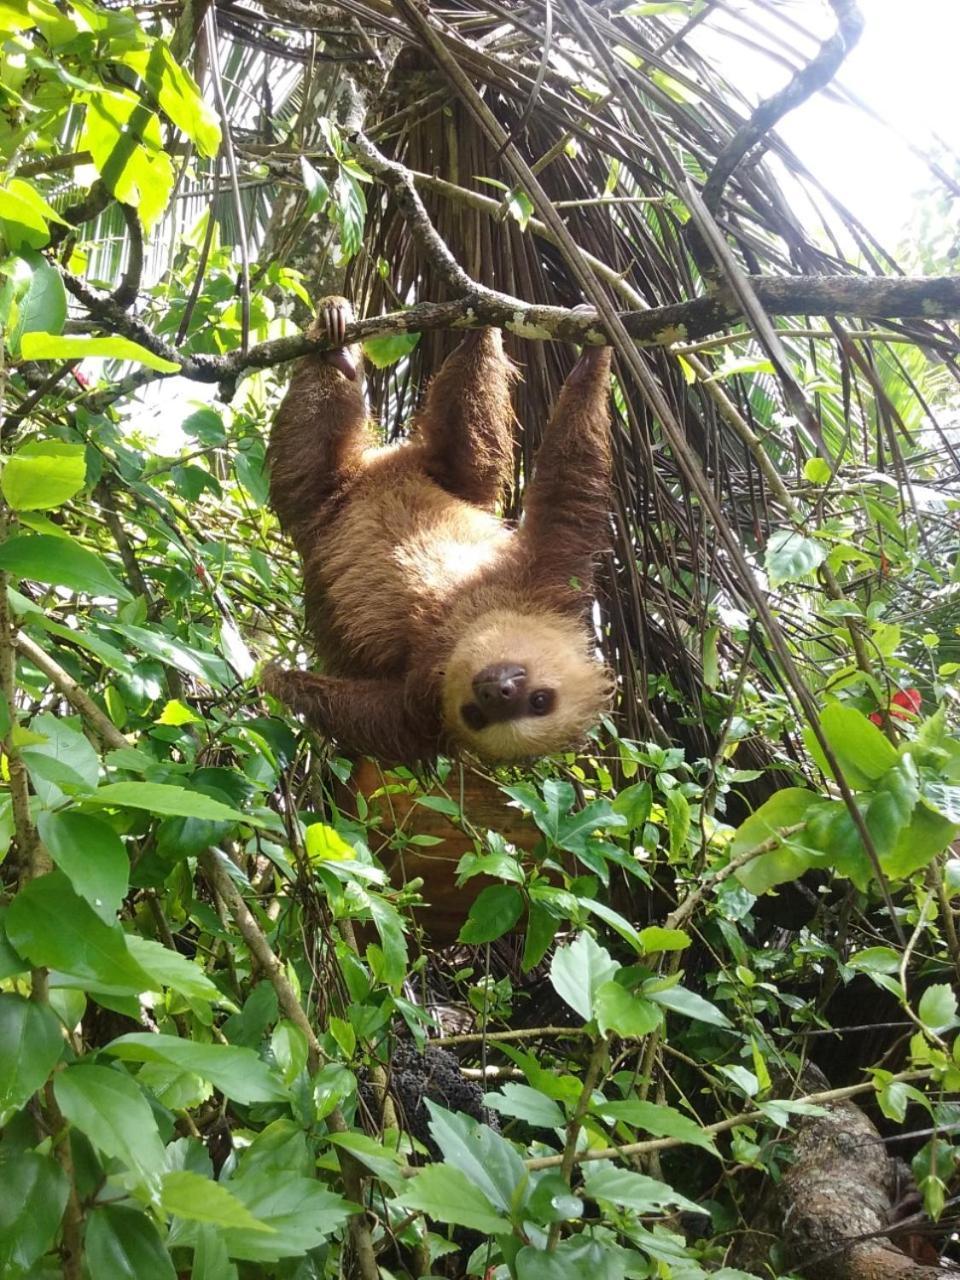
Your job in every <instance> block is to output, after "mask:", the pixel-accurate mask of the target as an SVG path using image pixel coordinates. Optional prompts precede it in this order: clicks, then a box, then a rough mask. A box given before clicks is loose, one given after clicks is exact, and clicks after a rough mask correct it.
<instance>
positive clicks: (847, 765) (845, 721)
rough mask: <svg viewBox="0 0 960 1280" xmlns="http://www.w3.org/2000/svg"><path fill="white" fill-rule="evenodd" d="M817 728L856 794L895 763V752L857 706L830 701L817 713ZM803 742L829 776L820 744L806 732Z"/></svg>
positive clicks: (830, 771) (829, 770)
mask: <svg viewBox="0 0 960 1280" xmlns="http://www.w3.org/2000/svg"><path fill="white" fill-rule="evenodd" d="M820 726H821V728H822V729H823V733H824V737H825V738H826V739H827V742H829V744H830V748H831V750H832V751H833V753H834V755H835V756H836V759H837V764H838V765H839V766H840V768H841V769H842V770H843V773H844V776H845V777H846V779H847V781H848V782H849V783H850V785H851V787H853V788H854V789H855V790H857V791H862V790H867V789H869V787H870V785H871V783H873V782H876V780H877V779H878V778H881V777H882V776H883V775H884V774H885V773H886V772H887V771H888V770H889V769H892V768H893V767H894V765H895V764H896V763H897V751H896V748H895V747H894V746H893V745H892V743H891V742H890V741H889V740H888V739H887V738H886V737H885V736H884V734H883V733H882V732H881V731H880V729H878V728H877V726H876V725H875V724H871V722H870V721H869V720H868V719H867V717H866V716H865V715H864V714H863V712H862V711H858V710H857V709H856V707H847V706H844V705H843V704H842V703H840V702H832V703H831V704H830V705H829V706H828V707H825V708H824V709H823V711H822V712H821V713H820ZM804 739H805V741H806V743H807V747H808V748H809V750H810V754H811V755H812V756H813V758H814V759H815V760H816V762H817V764H818V765H819V766H820V768H821V769H822V770H823V772H824V773H826V774H830V775H831V776H832V770H831V769H830V767H829V766H828V764H827V762H826V759H825V758H824V755H823V752H822V751H821V749H820V744H819V743H818V742H817V740H816V738H815V737H814V735H813V733H812V732H811V731H810V730H809V729H808V730H807V731H806V733H805V734H804Z"/></svg>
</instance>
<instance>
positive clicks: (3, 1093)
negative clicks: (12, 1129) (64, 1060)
mask: <svg viewBox="0 0 960 1280" xmlns="http://www.w3.org/2000/svg"><path fill="white" fill-rule="evenodd" d="M62 1052H63V1028H62V1027H61V1025H60V1022H59V1020H58V1019H57V1016H56V1014H55V1013H54V1012H53V1010H52V1009H51V1008H50V1006H49V1005H46V1004H38V1003H37V1002H36V1001H34V1000H26V999H24V997H23V996H19V995H16V994H15V993H14V992H12V991H10V992H8V991H5V992H0V1128H2V1126H3V1125H5V1124H6V1123H7V1121H8V1120H9V1119H10V1117H11V1115H12V1114H13V1113H14V1112H15V1111H19V1109H20V1108H21V1107H22V1106H23V1105H24V1103H25V1102H27V1101H28V1100H29V1099H30V1098H31V1097H32V1096H33V1095H34V1094H35V1093H36V1091H37V1090H38V1089H39V1088H41V1086H42V1085H43V1084H45V1082H46V1079H47V1077H48V1076H49V1074H50V1072H51V1071H52V1070H53V1068H54V1067H55V1066H56V1064H57V1062H58V1061H59V1059H60V1055H61V1053H62Z"/></svg>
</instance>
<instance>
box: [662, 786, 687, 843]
mask: <svg viewBox="0 0 960 1280" xmlns="http://www.w3.org/2000/svg"><path fill="white" fill-rule="evenodd" d="M666 802H667V804H666V807H667V832H668V834H669V836H670V857H671V858H679V857H680V855H681V854H682V853H683V847H684V845H685V844H686V840H687V836H688V835H689V834H690V803H689V801H688V800H687V797H686V796H685V795H684V794H683V792H682V791H678V790H677V789H676V788H674V789H673V790H672V791H668V792H667V796H666Z"/></svg>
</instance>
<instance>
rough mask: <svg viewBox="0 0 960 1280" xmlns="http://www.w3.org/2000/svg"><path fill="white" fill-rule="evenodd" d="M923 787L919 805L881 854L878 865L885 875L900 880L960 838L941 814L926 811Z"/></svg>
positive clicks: (959, 832)
mask: <svg viewBox="0 0 960 1280" xmlns="http://www.w3.org/2000/svg"><path fill="white" fill-rule="evenodd" d="M929 785H930V784H927V786H926V787H925V788H924V795H923V796H922V803H921V804H919V805H917V807H916V809H914V811H913V815H912V817H911V818H910V822H909V823H908V825H907V826H906V827H904V828H903V830H902V831H901V832H900V837H899V839H898V840H897V843H896V845H895V846H894V847H893V849H891V850H890V851H889V852H888V853H884V854H881V856H880V865H881V867H882V868H883V871H884V873H885V874H886V875H888V876H892V877H893V878H894V879H897V880H902V879H906V877H907V876H911V875H913V873H914V871H918V870H919V869H920V868H921V867H925V866H926V865H927V863H929V862H932V861H933V859H934V858H935V857H936V856H937V854H938V853H942V852H943V851H944V850H945V849H949V848H950V845H951V844H952V843H953V841H954V840H955V839H956V838H957V836H958V835H960V824H958V823H955V822H950V821H949V820H948V819H947V818H945V817H943V815H942V814H940V813H938V812H934V811H933V810H932V809H931V808H928V802H927V797H926V791H927V790H928V789H929Z"/></svg>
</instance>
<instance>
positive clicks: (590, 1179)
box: [583, 1161, 709, 1216]
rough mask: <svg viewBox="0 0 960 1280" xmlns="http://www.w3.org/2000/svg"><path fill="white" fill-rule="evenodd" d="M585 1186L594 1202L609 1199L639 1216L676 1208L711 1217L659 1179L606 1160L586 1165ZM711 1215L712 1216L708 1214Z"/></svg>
mask: <svg viewBox="0 0 960 1280" xmlns="http://www.w3.org/2000/svg"><path fill="white" fill-rule="evenodd" d="M583 1181H584V1187H585V1190H586V1192H587V1195H589V1196H590V1197H591V1198H592V1199H594V1200H609V1201H610V1203H611V1204H617V1205H620V1206H622V1207H623V1208H624V1209H633V1210H634V1211H635V1212H637V1213H657V1212H659V1211H661V1210H664V1209H667V1208H669V1207H670V1206H673V1205H676V1206H677V1207H678V1208H680V1209H686V1210H687V1212H688V1213H702V1214H707V1212H708V1211H707V1210H706V1209H702V1208H701V1207H700V1205H698V1204H697V1203H696V1202H695V1201H693V1200H688V1199H687V1197H686V1196H683V1195H681V1194H680V1193H679V1192H678V1191H674V1189H673V1188H672V1187H670V1186H668V1185H667V1184H666V1183H665V1182H659V1181H658V1180H657V1179H656V1178H648V1177H647V1176H646V1175H645V1174H643V1173H634V1172H632V1170H630V1169H621V1168H618V1167H617V1166H616V1165H612V1164H608V1163H607V1162H606V1161H602V1162H601V1161H598V1162H597V1163H596V1164H592V1163H591V1164H585V1165H584V1166H583ZM708 1216H709V1215H708Z"/></svg>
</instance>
